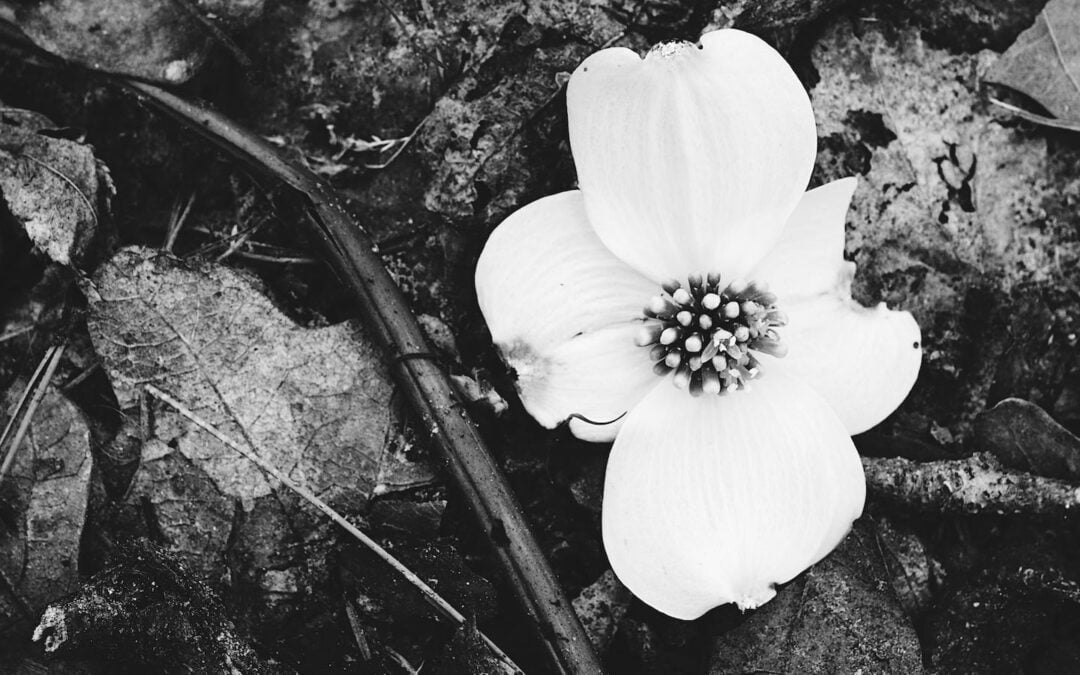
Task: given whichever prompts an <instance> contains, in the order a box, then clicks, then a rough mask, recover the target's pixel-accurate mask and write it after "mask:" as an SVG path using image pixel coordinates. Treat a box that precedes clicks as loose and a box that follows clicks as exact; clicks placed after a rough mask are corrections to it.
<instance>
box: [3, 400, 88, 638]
mask: <svg viewBox="0 0 1080 675" xmlns="http://www.w3.org/2000/svg"><path fill="white" fill-rule="evenodd" d="M22 391H23V383H16V384H15V385H14V386H12V387H11V388H10V389H9V390H8V394H7V396H6V398H5V400H4V408H5V412H8V413H9V412H10V411H11V410H13V409H14V407H15V406H16V405H17V400H18V396H19V394H20V393H21V392H22ZM4 418H5V419H4V422H6V418H7V415H5V416H4ZM7 449H8V447H7V445H5V446H4V450H5V451H6V450H7ZM0 458H2V455H0ZM92 466H93V462H92V460H91V457H90V430H89V428H88V427H87V425H86V422H85V421H84V419H83V417H82V413H81V412H79V410H78V409H77V408H76V407H75V405H74V404H73V403H71V402H70V401H68V400H67V399H66V398H64V397H63V396H61V395H60V393H59V392H58V391H56V389H55V388H53V387H49V389H48V391H47V392H46V393H45V397H44V398H43V399H42V401H41V405H40V406H39V407H38V408H37V412H36V413H35V415H34V419H33V422H32V423H31V425H30V427H29V431H28V432H27V435H26V436H25V438H24V439H23V442H22V444H21V445H20V447H19V448H18V451H17V452H16V454H15V458H14V461H13V463H12V465H11V467H10V470H9V474H8V475H7V476H6V477H4V479H3V482H0V573H2V574H3V577H4V581H6V583H4V584H3V586H4V587H3V588H2V589H0V636H2V635H3V633H4V631H5V630H6V629H7V628H9V627H10V626H11V625H14V624H17V623H19V622H20V621H25V620H28V619H30V620H36V618H37V616H36V613H37V612H40V611H41V610H42V609H43V608H44V607H45V605H46V604H48V603H49V602H50V601H52V600H55V599H56V598H59V597H61V596H63V595H65V594H67V593H70V592H71V591H73V590H75V588H77V587H78V585H79V541H80V539H81V537H82V531H83V523H84V521H85V519H86V508H87V500H88V498H89V493H90V471H91V468H92ZM7 584H10V585H11V587H10V588H9V587H7ZM13 593H14V594H15V595H16V596H17V597H12V594H13ZM27 612H29V613H31V614H33V615H34V616H32V617H31V616H26V615H25V614H26V613H27Z"/></svg>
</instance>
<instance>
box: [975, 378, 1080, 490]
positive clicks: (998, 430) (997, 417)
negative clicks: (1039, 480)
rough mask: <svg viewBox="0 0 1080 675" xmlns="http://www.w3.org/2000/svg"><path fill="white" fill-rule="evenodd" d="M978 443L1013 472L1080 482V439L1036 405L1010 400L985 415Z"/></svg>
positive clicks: (978, 424)
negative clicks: (1017, 471) (1018, 471)
mask: <svg viewBox="0 0 1080 675" xmlns="http://www.w3.org/2000/svg"><path fill="white" fill-rule="evenodd" d="M975 442H976V444H977V446H978V449H979V450H980V451H983V452H989V453H991V454H993V455H995V456H996V457H997V458H998V459H1000V460H1001V461H1002V462H1003V463H1004V464H1005V465H1006V466H1010V467H1012V468H1014V469H1020V470H1022V471H1031V472H1032V473H1037V474H1039V475H1040V476H1047V477H1049V478H1063V479H1066V480H1073V481H1075V480H1080V438H1077V437H1076V436H1074V435H1073V434H1072V432H1070V431H1069V430H1068V429H1066V428H1065V427H1063V426H1061V425H1060V424H1058V423H1057V422H1055V421H1054V418H1053V417H1050V415H1049V414H1048V413H1047V412H1046V411H1045V410H1043V409H1042V408H1040V407H1039V406H1037V405H1035V404H1034V403H1030V402H1028V401H1024V400H1022V399H1017V398H1009V399H1005V400H1004V401H1002V402H1001V403H998V404H997V405H995V406H994V407H993V408H991V409H990V410H987V411H986V412H984V413H982V414H981V415H979V417H978V418H977V419H976V420H975Z"/></svg>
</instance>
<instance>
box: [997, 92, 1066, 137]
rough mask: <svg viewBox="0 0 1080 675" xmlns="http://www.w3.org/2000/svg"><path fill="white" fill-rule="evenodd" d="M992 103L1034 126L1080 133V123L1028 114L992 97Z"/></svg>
mask: <svg viewBox="0 0 1080 675" xmlns="http://www.w3.org/2000/svg"><path fill="white" fill-rule="evenodd" d="M990 102H991V103H993V104H994V105H996V106H998V107H1000V108H1004V109H1005V110H1008V111H1009V112H1011V113H1012V114H1014V115H1016V116H1017V117H1019V118H1020V119H1022V120H1027V121H1028V122H1032V123H1034V124H1040V125H1042V126H1045V127H1054V128H1055V129H1064V130H1066V131H1080V122H1074V121H1073V120H1062V119H1058V118H1056V117H1047V116H1046V115H1036V114H1035V113H1033V112H1028V111H1027V110H1024V109H1023V108H1019V107H1017V106H1015V105H1013V104H1011V103H1006V102H1005V101H1000V100H998V99H996V98H994V97H990Z"/></svg>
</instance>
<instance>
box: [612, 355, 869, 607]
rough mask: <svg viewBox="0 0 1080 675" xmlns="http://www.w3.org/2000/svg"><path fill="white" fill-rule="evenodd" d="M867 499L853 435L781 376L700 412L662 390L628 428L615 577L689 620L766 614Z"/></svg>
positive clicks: (617, 495) (621, 453)
mask: <svg viewBox="0 0 1080 675" xmlns="http://www.w3.org/2000/svg"><path fill="white" fill-rule="evenodd" d="M865 496H866V486H865V482H864V480H863V474H862V464H861V462H860V460H859V456H858V453H857V452H856V451H855V447H854V445H853V444H852V442H851V438H850V436H849V435H848V433H847V430H846V429H845V428H844V426H843V424H841V422H840V420H839V419H837V418H836V415H835V414H834V413H833V412H832V410H831V409H830V408H829V406H828V404H827V403H826V402H825V401H823V400H822V399H821V398H820V397H819V396H818V395H817V394H816V393H815V392H814V391H813V390H812V389H810V388H809V387H808V386H806V385H805V384H804V383H802V382H800V381H799V380H797V379H794V378H790V377H787V376H785V375H784V374H783V373H782V372H776V373H771V374H770V375H769V376H768V377H766V378H764V379H763V380H761V381H758V382H755V383H754V386H753V387H752V388H749V389H746V390H742V391H738V392H733V393H732V394H730V395H728V396H725V397H719V396H702V397H699V398H690V397H687V396H686V395H685V392H681V391H678V390H676V389H675V388H674V387H672V386H671V385H670V384H665V385H661V386H659V387H657V388H656V389H655V390H653V391H652V392H651V393H650V394H649V395H648V396H646V397H645V399H644V400H642V402H641V403H639V404H638V405H637V406H636V407H635V408H634V409H632V410H631V411H630V413H629V414H628V415H627V418H626V422H625V423H624V425H623V428H622V430H621V431H620V433H619V436H618V438H616V439H615V445H614V447H613V448H612V453H611V457H610V459H609V461H608V468H607V478H606V480H605V486H604V509H603V538H604V547H605V549H606V550H607V553H608V558H609V560H610V561H611V565H612V569H613V570H614V571H615V573H616V575H618V577H619V579H620V580H621V581H622V582H623V583H624V584H625V585H626V586H627V588H629V589H630V590H631V591H632V592H633V593H634V594H635V595H637V596H638V597H639V598H641V600H643V601H644V602H646V603H648V604H649V605H651V606H653V607H654V608H656V609H657V610H659V611H661V612H664V613H665V614H668V615H670V616H673V617H675V618H679V619H695V618H697V617H699V616H701V615H702V614H704V613H705V612H707V611H708V610H710V609H712V608H713V607H716V606H718V605H721V604H725V603H736V604H738V605H739V606H740V607H741V608H743V609H750V608H753V607H758V606H760V605H762V604H764V603H765V602H768V601H769V600H770V599H772V597H774V595H775V593H776V589H775V586H776V584H783V583H787V582H788V581H790V580H791V579H792V578H794V577H795V576H796V575H798V574H799V573H800V572H802V571H803V570H805V569H806V568H807V567H809V566H810V565H813V564H814V563H816V562H817V561H818V560H820V559H821V558H822V557H823V556H824V555H826V554H827V553H828V552H829V551H831V550H832V549H833V548H834V547H835V546H836V545H837V544H839V543H840V541H841V540H843V538H844V537H845V536H846V534H847V533H848V531H849V530H850V528H851V524H852V523H853V522H854V520H855V519H856V518H857V517H858V516H859V514H860V513H861V512H862V507H863V502H864V500H865Z"/></svg>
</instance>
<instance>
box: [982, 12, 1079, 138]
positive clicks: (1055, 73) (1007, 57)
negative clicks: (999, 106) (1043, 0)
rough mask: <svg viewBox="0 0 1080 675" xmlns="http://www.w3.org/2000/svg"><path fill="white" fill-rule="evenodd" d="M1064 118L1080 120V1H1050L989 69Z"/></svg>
mask: <svg viewBox="0 0 1080 675" xmlns="http://www.w3.org/2000/svg"><path fill="white" fill-rule="evenodd" d="M984 79H985V80H986V81H987V82H994V83H997V84H1003V85H1005V86H1007V87H1011V88H1012V89H1015V90H1017V91H1019V92H1022V93H1024V94H1026V95H1028V96H1030V97H1031V98H1033V99H1035V100H1036V101H1038V102H1039V104H1040V105H1042V107H1044V108H1046V109H1047V110H1049V111H1050V113H1051V114H1052V115H1054V116H1055V117H1057V118H1060V119H1061V120H1071V121H1073V122H1074V123H1077V122H1080V5H1078V4H1077V3H1076V2H1075V0H1050V2H1048V3H1047V4H1046V7H1044V8H1043V10H1042V12H1040V13H1039V15H1038V16H1037V17H1036V18H1035V23H1033V24H1032V25H1031V27H1030V28H1028V29H1027V30H1025V31H1024V32H1023V33H1021V34H1020V36H1019V37H1018V38H1016V42H1014V43H1013V44H1012V46H1011V47H1009V49H1008V50H1007V51H1006V52H1005V53H1004V54H1003V55H1002V57H1001V58H1000V59H998V60H997V62H996V63H995V64H994V65H993V66H992V67H991V68H990V70H989V71H988V72H987V73H986V75H985V77H984Z"/></svg>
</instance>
